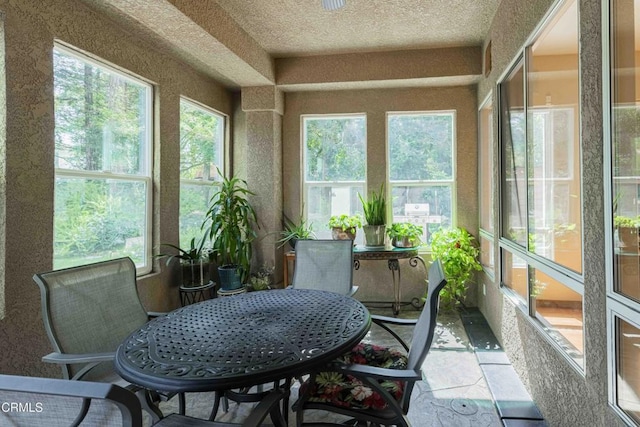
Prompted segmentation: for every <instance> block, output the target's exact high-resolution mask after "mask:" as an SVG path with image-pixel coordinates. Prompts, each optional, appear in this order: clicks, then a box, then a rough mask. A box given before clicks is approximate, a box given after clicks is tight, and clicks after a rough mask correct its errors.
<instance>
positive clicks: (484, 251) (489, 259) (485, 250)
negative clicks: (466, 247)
mask: <svg viewBox="0 0 640 427" xmlns="http://www.w3.org/2000/svg"><path fill="white" fill-rule="evenodd" d="M479 240H480V264H482V269H483V270H484V271H485V273H487V274H491V275H493V274H494V271H495V267H496V264H495V257H494V256H493V240H489V239H487V238H486V237H484V236H482V235H480V239H479Z"/></svg>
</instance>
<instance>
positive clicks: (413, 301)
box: [409, 255, 427, 309]
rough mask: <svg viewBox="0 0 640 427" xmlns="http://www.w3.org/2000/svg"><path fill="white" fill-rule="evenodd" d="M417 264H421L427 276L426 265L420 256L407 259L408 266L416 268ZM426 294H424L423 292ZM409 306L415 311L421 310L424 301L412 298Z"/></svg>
mask: <svg viewBox="0 0 640 427" xmlns="http://www.w3.org/2000/svg"><path fill="white" fill-rule="evenodd" d="M418 264H422V266H423V267H424V272H425V275H426V274H427V264H426V263H425V262H424V259H422V257H421V256H419V255H416V256H414V257H411V258H409V265H410V266H411V267H413V268H415V267H417V266H418ZM425 294H426V292H425ZM411 305H412V306H414V307H415V308H416V309H420V308H422V306H423V305H424V301H423V300H422V298H416V297H414V298H412V299H411Z"/></svg>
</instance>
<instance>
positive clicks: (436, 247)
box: [431, 227, 482, 310]
mask: <svg viewBox="0 0 640 427" xmlns="http://www.w3.org/2000/svg"><path fill="white" fill-rule="evenodd" d="M474 240H475V239H474V237H473V236H472V235H471V234H469V233H468V232H467V230H465V229H463V228H458V227H455V228H445V229H440V230H438V231H436V232H435V233H433V236H432V239H431V256H432V258H433V259H434V260H438V259H439V260H440V261H441V262H442V268H443V269H444V274H445V276H446V278H447V285H446V286H445V287H444V289H443V290H442V292H441V293H440V304H441V307H442V308H443V309H445V310H454V309H455V308H456V307H458V305H460V304H462V302H463V301H464V298H465V295H466V292H467V288H468V283H469V281H470V280H472V278H473V272H474V271H476V270H477V271H480V270H482V266H481V265H480V263H479V262H478V255H479V253H480V250H479V249H478V248H477V246H476V245H475V244H474Z"/></svg>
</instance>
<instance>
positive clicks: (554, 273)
mask: <svg viewBox="0 0 640 427" xmlns="http://www.w3.org/2000/svg"><path fill="white" fill-rule="evenodd" d="M569 1H571V0H558V1H556V2H555V3H554V5H553V6H552V7H551V8H550V9H549V11H548V12H547V14H546V15H545V17H544V19H542V20H541V22H540V23H539V24H538V26H537V27H536V29H535V30H534V31H533V32H532V34H531V35H530V36H529V37H528V38H527V40H526V42H525V43H524V45H523V47H522V48H521V49H520V50H519V51H518V54H517V55H516V56H515V58H514V59H513V60H512V62H511V63H510V64H509V66H508V67H507V68H506V70H505V72H504V73H503V74H502V75H501V76H500V77H499V78H498V80H497V103H496V104H494V108H496V107H497V111H498V165H499V170H500V172H499V176H500V181H499V183H497V185H498V193H499V203H500V206H499V210H498V217H499V218H498V224H496V225H495V226H497V230H498V233H499V234H498V247H499V267H497V271H498V272H499V277H500V290H501V291H502V293H503V294H504V295H505V296H506V297H507V298H508V299H509V300H510V301H511V302H512V303H513V304H514V305H515V306H516V307H518V308H519V309H520V310H521V311H523V312H524V313H525V314H526V317H527V318H528V319H529V321H530V322H531V323H532V324H533V325H534V326H535V327H536V329H538V330H539V331H540V332H541V336H542V337H544V338H545V339H546V341H548V342H549V343H550V344H551V345H552V346H553V347H554V348H555V349H556V350H557V351H558V352H559V354H560V355H561V356H562V357H563V358H564V359H565V360H567V362H568V363H569V365H570V366H571V367H572V368H574V369H575V370H576V371H577V372H578V373H579V374H580V375H582V376H584V375H585V355H586V353H587V350H586V345H585V336H584V324H585V322H584V319H585V310H584V252H585V251H584V245H583V246H582V248H581V249H582V250H581V256H582V260H583V263H582V265H583V268H582V271H581V272H580V273H577V272H576V271H573V270H571V269H570V268H568V267H566V266H564V265H561V264H560V263H558V262H556V261H554V260H552V259H549V258H545V257H543V256H541V255H538V254H536V253H534V252H532V251H530V248H529V242H528V240H529V239H525V245H524V246H523V245H522V244H520V243H518V242H517V241H515V240H512V239H510V238H508V237H506V230H505V215H504V213H505V212H504V206H505V205H506V204H508V203H509V202H511V200H510V199H507V195H506V194H504V193H505V191H504V190H505V188H504V182H505V175H504V174H505V159H504V154H505V153H504V145H505V138H504V135H503V127H504V120H505V117H503V96H504V93H503V91H504V90H505V88H504V86H503V83H504V82H506V81H508V79H509V78H510V77H511V76H513V75H514V74H515V73H516V71H517V70H518V67H519V66H521V67H522V69H521V70H522V74H523V84H522V88H521V89H522V91H523V98H522V100H523V114H524V123H525V129H526V130H525V153H524V155H525V162H524V180H525V181H524V183H525V190H526V192H525V196H524V197H525V200H524V202H525V212H526V213H525V218H524V220H525V223H526V230H527V232H528V230H529V228H530V225H529V196H528V191H529V182H530V180H531V179H532V178H531V177H529V171H528V169H529V163H530V162H529V149H528V148H529V144H530V141H531V138H532V136H531V135H530V131H529V123H528V122H529V119H530V115H531V112H532V111H534V110H535V108H533V107H532V106H530V105H529V99H528V98H529V93H528V91H529V90H528V82H527V81H528V78H529V75H530V73H529V67H530V64H529V62H530V60H531V59H530V56H531V48H532V47H533V45H534V44H535V43H536V41H537V40H538V38H539V37H540V36H541V35H542V34H543V32H544V30H545V29H546V28H547V25H549V24H550V23H551V22H552V21H553V19H554V18H555V17H556V16H557V13H559V12H560V11H561V10H562V8H563V7H565V6H566V5H567V3H568V2H569ZM577 7H578V11H577V13H578V22H579V20H580V8H579V4H577ZM578 32H579V29H578ZM578 37H579V34H578ZM578 49H579V46H578ZM581 64H582V61H581V60H580V57H579V53H578V70H580V69H581ZM581 97H582V89H581V88H580V87H579V88H578V104H577V105H578V110H577V114H576V118H577V119H578V120H580V121H581V120H582V117H581V105H580V99H581ZM581 132H582V126H581V123H578V138H580V135H581ZM576 157H577V159H574V161H579V162H580V165H581V166H582V155H581V151H580V152H578V153H577V155H576ZM580 170H581V176H580V194H581V195H583V191H584V183H583V170H582V167H581V168H580ZM580 216H581V218H582V221H581V223H582V229H581V234H580V238H581V239H582V242H584V197H582V199H581V212H580ZM507 252H508V253H511V254H512V255H514V256H517V257H518V258H521V259H522V260H524V261H525V263H526V268H527V272H526V274H527V294H528V298H527V299H526V300H523V298H522V297H521V296H520V295H519V294H517V293H516V292H515V291H514V290H513V289H511V288H509V287H507V286H506V285H505V283H504V281H503V277H504V274H505V273H504V261H503V259H504V258H505V254H506V253H507ZM531 268H534V269H536V270H538V271H540V272H542V273H544V274H546V275H548V276H549V277H551V278H552V279H554V280H556V281H558V282H560V283H561V284H562V285H563V286H566V287H567V288H569V289H570V290H572V291H574V292H576V293H577V294H579V295H580V296H581V298H582V307H583V309H582V325H583V336H582V340H583V352H582V358H581V363H578V362H577V361H576V360H575V359H574V358H573V357H571V356H570V355H569V354H568V353H567V352H566V351H565V350H563V349H562V347H561V345H560V344H559V343H558V342H557V341H556V340H555V339H554V338H553V337H551V335H550V334H549V333H548V332H547V331H546V329H545V327H544V325H543V323H542V322H541V321H540V320H539V319H537V317H536V315H535V313H534V312H533V307H532V303H531V294H532V292H531V289H530V287H531V281H530V280H529V279H530V269H531Z"/></svg>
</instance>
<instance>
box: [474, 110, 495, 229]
mask: <svg viewBox="0 0 640 427" xmlns="http://www.w3.org/2000/svg"><path fill="white" fill-rule="evenodd" d="M479 127H480V150H479V153H478V158H479V161H478V167H479V168H480V182H479V187H480V188H479V191H478V193H479V194H480V228H482V229H483V230H485V231H487V232H489V233H491V234H493V170H494V165H493V105H492V104H491V102H488V103H486V104H485V105H484V106H483V107H482V108H481V109H480V118H479Z"/></svg>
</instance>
